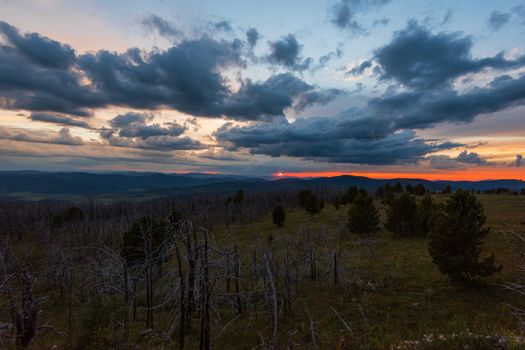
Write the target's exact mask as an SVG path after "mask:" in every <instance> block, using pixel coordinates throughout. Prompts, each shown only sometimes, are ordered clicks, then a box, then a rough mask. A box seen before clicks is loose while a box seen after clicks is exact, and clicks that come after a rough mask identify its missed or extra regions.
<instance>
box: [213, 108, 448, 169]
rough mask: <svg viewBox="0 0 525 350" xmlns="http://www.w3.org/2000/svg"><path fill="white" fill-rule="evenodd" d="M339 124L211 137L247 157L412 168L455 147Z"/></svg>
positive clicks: (283, 124)
mask: <svg viewBox="0 0 525 350" xmlns="http://www.w3.org/2000/svg"><path fill="white" fill-rule="evenodd" d="M341 119H343V118H339V119H338V118H323V117H317V118H308V119H306V118H299V119H297V120H296V121H294V122H292V123H290V122H288V121H286V120H285V119H281V120H280V121H279V122H274V123H271V124H257V125H253V126H248V127H235V126H232V125H230V124H226V125H224V126H223V127H221V128H220V129H218V130H217V131H216V132H215V134H214V135H215V137H216V138H217V139H218V140H219V141H220V142H222V143H223V144H224V145H225V147H227V148H228V149H229V150H237V149H239V148H246V149H249V151H250V152H251V153H252V154H265V155H269V156H272V157H279V156H288V157H298V158H302V159H313V160H322V161H328V162H334V163H359V164H365V163H366V164H399V163H414V162H417V161H418V160H420V159H421V158H422V157H423V156H424V155H426V154H428V153H432V152H435V151H438V150H442V149H449V148H454V147H457V146H458V144H453V143H449V142H432V141H426V140H424V139H421V138H418V137H416V135H415V132H413V131H411V130H404V131H400V132H394V133H388V132H387V133H382V132H381V133H382V134H381V135H379V134H375V135H374V132H373V130H369V127H370V125H369V123H368V121H367V120H351V119H350V118H349V119H348V120H341ZM372 128H374V127H372ZM377 130H380V128H378V129H377ZM365 134H366V135H365Z"/></svg>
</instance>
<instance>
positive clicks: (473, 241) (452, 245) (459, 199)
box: [428, 190, 502, 282]
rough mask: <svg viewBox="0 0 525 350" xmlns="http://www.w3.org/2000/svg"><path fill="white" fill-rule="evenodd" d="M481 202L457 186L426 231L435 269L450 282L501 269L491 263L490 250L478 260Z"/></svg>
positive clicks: (483, 230) (482, 231)
mask: <svg viewBox="0 0 525 350" xmlns="http://www.w3.org/2000/svg"><path fill="white" fill-rule="evenodd" d="M485 220H486V218H485V214H484V212H483V206H482V205H481V203H480V202H479V201H478V199H477V198H476V197H475V196H474V195H472V194H470V193H468V192H465V191H461V190H458V191H457V192H456V193H455V194H454V195H452V196H451V197H450V198H449V199H448V201H447V202H446V204H445V206H444V208H443V210H442V211H441V214H440V216H439V218H438V221H437V223H436V227H435V229H434V230H433V231H432V232H431V234H430V242H429V247H428V250H429V252H430V255H431V256H432V260H433V262H434V263H435V264H436V265H437V266H438V268H439V270H440V271H441V272H442V273H443V274H446V275H448V276H449V277H450V279H451V280H452V281H453V282H462V281H468V280H472V279H475V278H477V277H486V276H489V275H491V274H492V273H494V272H499V271H501V268H502V267H501V266H498V267H496V266H495V265H494V254H492V255H490V256H489V257H487V258H485V259H483V260H481V261H479V258H480V254H481V247H482V245H483V238H485V237H486V236H487V235H488V234H489V232H490V228H488V227H485Z"/></svg>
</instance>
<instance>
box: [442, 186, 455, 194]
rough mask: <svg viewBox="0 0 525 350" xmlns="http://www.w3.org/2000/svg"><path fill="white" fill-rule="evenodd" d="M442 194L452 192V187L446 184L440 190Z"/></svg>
mask: <svg viewBox="0 0 525 350" xmlns="http://www.w3.org/2000/svg"><path fill="white" fill-rule="evenodd" d="M441 193H442V194H450V193H452V187H451V186H450V185H447V187H445V188H444V189H443V190H442V191H441Z"/></svg>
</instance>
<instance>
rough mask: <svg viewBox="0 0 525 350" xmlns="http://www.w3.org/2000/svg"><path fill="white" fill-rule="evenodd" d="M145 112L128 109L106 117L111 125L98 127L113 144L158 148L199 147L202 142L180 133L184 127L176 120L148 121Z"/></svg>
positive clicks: (149, 116) (106, 139)
mask: <svg viewBox="0 0 525 350" xmlns="http://www.w3.org/2000/svg"><path fill="white" fill-rule="evenodd" d="M153 119H154V116H153V115H151V114H148V113H134V112H129V113H126V114H120V115H118V116H116V117H115V118H113V119H111V120H110V121H109V125H110V126H111V128H104V129H102V130H100V136H101V138H102V139H103V140H105V141H106V142H107V143H108V144H110V145H112V146H117V147H130V148H142V149H151V150H159V151H173V150H193V149H202V148H203V147H204V146H203V145H202V144H201V143H200V142H199V141H196V140H193V139H191V138H189V137H187V136H184V137H180V136H181V135H182V134H184V133H185V132H186V128H185V127H184V126H182V125H180V124H177V123H165V124H163V125H160V124H158V123H151V122H152V121H153Z"/></svg>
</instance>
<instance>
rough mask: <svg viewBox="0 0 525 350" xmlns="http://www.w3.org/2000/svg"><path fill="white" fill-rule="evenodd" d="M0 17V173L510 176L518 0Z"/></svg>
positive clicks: (126, 8)
mask: <svg viewBox="0 0 525 350" xmlns="http://www.w3.org/2000/svg"><path fill="white" fill-rule="evenodd" d="M0 8H1V10H0V170H29V169H30V170H44V171H149V172H170V173H188V172H201V173H213V174H215V173H220V174H238V175H248V176H265V177H268V176H277V177H279V176H298V177H301V176H302V177H312V176H337V175H341V174H355V175H364V176H371V177H376V178H392V177H405V178H426V179H432V180H438V179H443V180H445V179H451V180H482V179H510V178H513V179H522V180H525V159H524V156H525V40H523V38H524V37H525V1H523V0H520V1H517V0H515V1H511V0H501V1H481V2H480V1H474V0H472V1H471V0H462V1H445V0H443V1H426V0H329V1H316V0H303V1H275V0H267V1H256V0H228V1H218V0H200V1H183V0H149V1H146V0H129V1H117V0H104V1H103V0H83V1H76V0H68V1H66V0H0Z"/></svg>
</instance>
